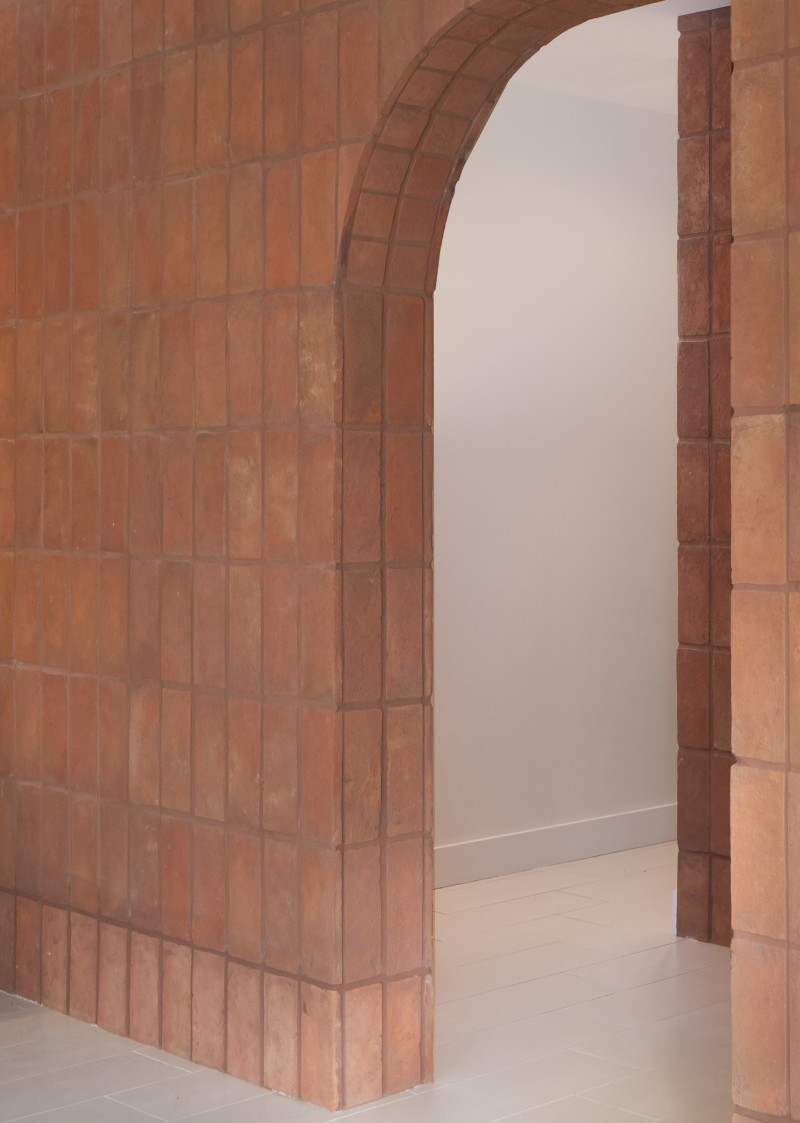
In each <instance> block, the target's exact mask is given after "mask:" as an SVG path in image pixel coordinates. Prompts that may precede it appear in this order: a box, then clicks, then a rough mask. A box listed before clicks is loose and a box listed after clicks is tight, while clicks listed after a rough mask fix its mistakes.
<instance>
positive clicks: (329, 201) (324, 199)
mask: <svg viewBox="0 0 800 1123" xmlns="http://www.w3.org/2000/svg"><path fill="white" fill-rule="evenodd" d="M328 14H329V13H325V15H326V16H327V15H328ZM335 180H336V158H335V153H334V152H333V151H330V150H326V151H320V152H313V153H309V154H307V155H305V156H303V158H302V162H301V170H300V280H301V282H302V284H304V285H320V284H325V283H326V282H329V281H331V280H332V279H333V272H334V268H335V258H336V233H337V232H336V210H335V192H334V184H335Z"/></svg>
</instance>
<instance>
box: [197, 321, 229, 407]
mask: <svg viewBox="0 0 800 1123" xmlns="http://www.w3.org/2000/svg"><path fill="white" fill-rule="evenodd" d="M226 339H227V321H226V307H225V304H223V303H216V304H198V305H197V306H196V309H195V420H196V423H197V425H199V426H202V427H203V428H217V427H220V426H223V425H226V424H227V420H228V399H227V391H228V388H227V383H226V380H225V377H224V375H225V363H226V359H225V347H226Z"/></svg>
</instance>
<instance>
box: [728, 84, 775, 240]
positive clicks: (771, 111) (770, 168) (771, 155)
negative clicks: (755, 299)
mask: <svg viewBox="0 0 800 1123" xmlns="http://www.w3.org/2000/svg"><path fill="white" fill-rule="evenodd" d="M732 83H733V85H732V97H733V116H734V120H735V121H736V130H735V136H734V144H733V152H732V176H733V226H734V229H735V230H736V232H737V236H738V235H740V234H752V233H756V232H757V231H759V232H760V231H766V230H772V229H775V228H776V227H781V226H783V224H784V222H785V221H786V195H785V152H786V138H785V132H784V128H785V105H784V67H783V64H782V63H781V62H763V63H759V64H757V65H754V66H747V67H743V68H737V69H736V72H735V73H734V75H733V79H732Z"/></svg>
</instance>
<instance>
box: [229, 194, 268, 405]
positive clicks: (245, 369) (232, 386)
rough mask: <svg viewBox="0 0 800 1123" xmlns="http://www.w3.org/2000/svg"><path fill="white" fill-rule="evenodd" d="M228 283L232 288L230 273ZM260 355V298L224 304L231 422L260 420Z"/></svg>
mask: <svg viewBox="0 0 800 1123" xmlns="http://www.w3.org/2000/svg"><path fill="white" fill-rule="evenodd" d="M256 205H257V206H258V207H259V209H260V200H259V201H258V202H256V201H253V203H252V206H256ZM247 209H251V207H250V206H249V207H248V208H247ZM246 236H247V237H248V238H254V237H255V236H256V235H255V231H249V232H248V233H247V234H246ZM230 284H231V288H232V289H233V288H234V287H235V282H234V276H233V272H231V280H230ZM249 287H256V286H255V285H254V286H249ZM262 357H263V326H262V311H261V301H260V300H256V299H253V298H249V299H242V300H236V301H231V303H230V305H229V307H228V395H229V405H230V420H231V423H232V424H235V425H255V424H258V423H259V422H260V420H261V416H262V412H263V410H262V402H261V395H262V384H263V379H262Z"/></svg>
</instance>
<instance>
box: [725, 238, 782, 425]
mask: <svg viewBox="0 0 800 1123" xmlns="http://www.w3.org/2000/svg"><path fill="white" fill-rule="evenodd" d="M731 270H732V272H731V299H732V302H733V307H734V308H737V307H741V306H742V305H746V306H747V309H748V313H747V315H746V316H734V322H733V325H732V331H731V355H732V361H731V398H732V401H733V405H734V406H769V405H780V404H781V403H782V402H783V401H784V398H785V386H784V382H785V376H786V364H785V355H784V342H783V341H784V336H785V332H786V323H785V309H784V304H785V289H786V283H787V277H786V262H785V247H784V241H783V238H782V237H780V238H778V237H773V238H766V239H759V240H757V241H737V243H736V245H735V246H734V247H733V249H732V256H731ZM779 340H780V342H779Z"/></svg>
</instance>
